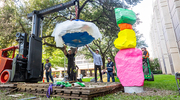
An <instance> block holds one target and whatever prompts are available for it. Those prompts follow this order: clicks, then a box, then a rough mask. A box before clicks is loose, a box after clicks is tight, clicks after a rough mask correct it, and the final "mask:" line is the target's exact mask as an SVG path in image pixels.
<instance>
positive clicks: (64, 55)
mask: <svg viewBox="0 0 180 100" xmlns="http://www.w3.org/2000/svg"><path fill="white" fill-rule="evenodd" d="M65 67H66V56H65V55H64V77H65ZM68 77H69V76H68Z"/></svg>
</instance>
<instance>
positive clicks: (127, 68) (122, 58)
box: [115, 48, 144, 86]
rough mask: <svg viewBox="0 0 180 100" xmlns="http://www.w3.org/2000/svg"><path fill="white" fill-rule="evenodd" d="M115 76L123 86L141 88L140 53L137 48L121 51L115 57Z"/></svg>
mask: <svg viewBox="0 0 180 100" xmlns="http://www.w3.org/2000/svg"><path fill="white" fill-rule="evenodd" d="M115 62H116V68H117V76H118V78H119V80H120V82H121V84H122V85H123V86H143V85H144V73H143V67H142V51H141V50H140V49H137V48H130V49H122V50H120V51H119V52H118V53H117V54H116V57H115Z"/></svg>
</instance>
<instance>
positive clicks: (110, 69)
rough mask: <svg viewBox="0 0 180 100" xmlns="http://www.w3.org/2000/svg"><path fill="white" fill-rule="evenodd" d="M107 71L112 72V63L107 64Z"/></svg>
mask: <svg viewBox="0 0 180 100" xmlns="http://www.w3.org/2000/svg"><path fill="white" fill-rule="evenodd" d="M107 71H113V62H112V61H111V62H110V63H107Z"/></svg>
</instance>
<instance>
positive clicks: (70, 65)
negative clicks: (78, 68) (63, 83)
mask: <svg viewBox="0 0 180 100" xmlns="http://www.w3.org/2000/svg"><path fill="white" fill-rule="evenodd" d="M76 53H77V48H76V51H75V53H72V50H71V49H68V53H67V51H66V46H64V54H65V55H66V57H67V58H68V70H67V73H68V79H69V81H72V80H73V73H74V72H73V71H74V70H75V65H74V56H75V55H76Z"/></svg>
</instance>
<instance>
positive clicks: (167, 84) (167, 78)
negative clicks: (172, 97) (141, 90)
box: [144, 75, 177, 91]
mask: <svg viewBox="0 0 180 100" xmlns="http://www.w3.org/2000/svg"><path fill="white" fill-rule="evenodd" d="M144 87H150V88H157V89H164V90H172V91H177V85H176V80H175V76H174V75H154V81H145V82H144Z"/></svg>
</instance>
